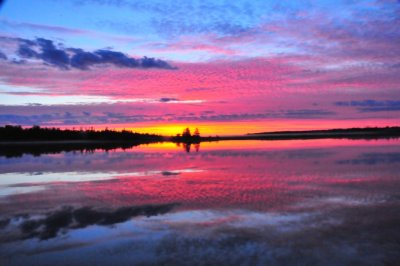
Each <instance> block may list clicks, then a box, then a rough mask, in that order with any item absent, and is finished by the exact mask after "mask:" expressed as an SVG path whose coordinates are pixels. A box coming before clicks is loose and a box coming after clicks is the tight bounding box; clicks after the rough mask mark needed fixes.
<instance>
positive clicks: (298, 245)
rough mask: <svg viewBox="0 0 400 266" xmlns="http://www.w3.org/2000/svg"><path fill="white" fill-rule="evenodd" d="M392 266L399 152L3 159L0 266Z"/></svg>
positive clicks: (236, 145) (397, 230)
mask: <svg viewBox="0 0 400 266" xmlns="http://www.w3.org/2000/svg"><path fill="white" fill-rule="evenodd" d="M189 149H190V152H188V151H189ZM399 263H400V140H369V141H367V140H329V139H327V140H307V141H304V140H293V141H222V142H217V143H201V146H199V145H197V146H191V147H187V146H179V147H178V146H176V145H175V144H173V143H161V144H151V145H143V146H138V147H133V148H131V149H126V150H123V149H116V150H112V151H108V152H106V151H102V150H95V151H90V152H63V153H54V154H42V155H40V156H33V155H29V154H25V155H23V156H19V157H8V158H7V157H4V156H3V157H0V265H73V264H76V265H160V264H161V265H214V264H219V265H396V264H397V265H399Z"/></svg>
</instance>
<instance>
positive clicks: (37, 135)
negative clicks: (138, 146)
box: [0, 125, 163, 143]
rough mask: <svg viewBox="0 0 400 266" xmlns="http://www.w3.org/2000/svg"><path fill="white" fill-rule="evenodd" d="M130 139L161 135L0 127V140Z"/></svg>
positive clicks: (149, 139)
mask: <svg viewBox="0 0 400 266" xmlns="http://www.w3.org/2000/svg"><path fill="white" fill-rule="evenodd" d="M67 140H68V141H71V140H72V141H73V140H76V141H85V140H88V141H97V140H102V141H132V142H141V143H150V142H158V141H162V140H163V137H162V136H160V135H155V134H140V133H136V132H132V131H128V130H122V131H115V130H108V129H105V130H94V129H89V130H82V129H81V130H71V129H59V128H42V127H40V126H33V127H31V128H23V127H21V126H12V125H6V126H4V127H0V141H67Z"/></svg>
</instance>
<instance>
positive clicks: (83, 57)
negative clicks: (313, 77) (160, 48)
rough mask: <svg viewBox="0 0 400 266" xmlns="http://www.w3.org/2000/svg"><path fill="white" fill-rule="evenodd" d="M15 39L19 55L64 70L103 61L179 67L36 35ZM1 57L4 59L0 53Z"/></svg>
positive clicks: (123, 66)
mask: <svg viewBox="0 0 400 266" xmlns="http://www.w3.org/2000/svg"><path fill="white" fill-rule="evenodd" d="M16 40H17V41H18V42H19V46H18V50H17V55H18V56H19V57H21V58H23V59H37V60H41V61H43V63H44V64H46V65H50V66H55V67H58V68H59V69H62V70H68V69H70V68H75V69H80V70H89V69H90V68H91V67H92V66H95V65H100V64H109V65H113V66H116V67H121V68H142V69H147V68H160V69H176V67H173V66H171V65H170V64H168V63H167V62H166V61H163V60H160V59H155V58H150V57H146V56H145V57H143V58H140V59H135V58H132V57H129V56H128V55H126V54H124V53H122V52H117V51H111V50H107V49H102V50H96V51H94V52H88V51H84V50H83V49H79V48H63V47H60V46H56V45H55V44H54V42H53V41H51V40H47V39H44V38H37V39H36V40H34V41H31V40H25V39H16ZM4 56H5V55H4ZM0 58H2V57H1V54H0Z"/></svg>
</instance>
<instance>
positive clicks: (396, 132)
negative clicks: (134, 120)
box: [0, 127, 400, 147]
mask: <svg viewBox="0 0 400 266" xmlns="http://www.w3.org/2000/svg"><path fill="white" fill-rule="evenodd" d="M72 132H73V133H76V132H78V131H72ZM117 133H118V132H117ZM143 136H146V135H144V134H136V135H135V138H124V139H122V138H121V139H115V138H114V139H106V138H102V139H54V140H43V138H40V139H18V136H16V138H15V139H12V140H5V139H2V138H0V147H4V146H40V145H63V146H64V145H74V146H75V145H83V146H87V145H89V146H96V145H99V146H103V145H111V146H114V145H118V144H120V145H132V146H136V145H141V144H150V143H157V142H174V143H199V142H212V141H223V140H307V139H342V138H345V139H382V138H400V127H385V128H377V127H376V128H349V129H329V130H309V131H277V132H260V133H250V134H247V135H237V136H215V137H212V136H210V137H196V138H193V137H192V138H191V137H189V138H177V137H167V136H160V135H150V136H149V137H148V136H146V138H144V137H143Z"/></svg>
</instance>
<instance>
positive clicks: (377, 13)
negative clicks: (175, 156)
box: [0, 0, 400, 135]
mask: <svg viewBox="0 0 400 266" xmlns="http://www.w3.org/2000/svg"><path fill="white" fill-rule="evenodd" d="M399 117H400V1H397V0H396V1H395V0H369V1H353V0H332V1H330V0H326V1H322V0H321V1H316V0H314V1H312V0H309V1H278V0H277V1H273V0H271V1H265V0H262V1H255V0H252V1H240V0H236V1H232V0H230V1H217V0H209V1H205V0H202V1H194V0H174V1H166V0H147V1H134V0H132V1H129V0H51V1H50V0H41V1H30V0H12V1H10V0H9V1H4V3H3V5H2V6H1V7H0V125H6V124H14V125H23V126H32V125H40V126H46V127H61V128H90V127H94V128H99V129H101V128H106V127H107V128H113V129H118V130H119V129H131V130H134V131H138V132H150V133H160V134H165V135H174V134H176V133H180V132H181V131H182V129H183V128H185V127H187V126H188V127H191V128H195V127H198V128H199V129H200V132H201V133H202V134H203V135H233V134H244V133H253V132H263V131H279V130H308V129H329V128H348V127H366V126H398V125H399V124H400V123H399V122H400V119H399Z"/></svg>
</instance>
